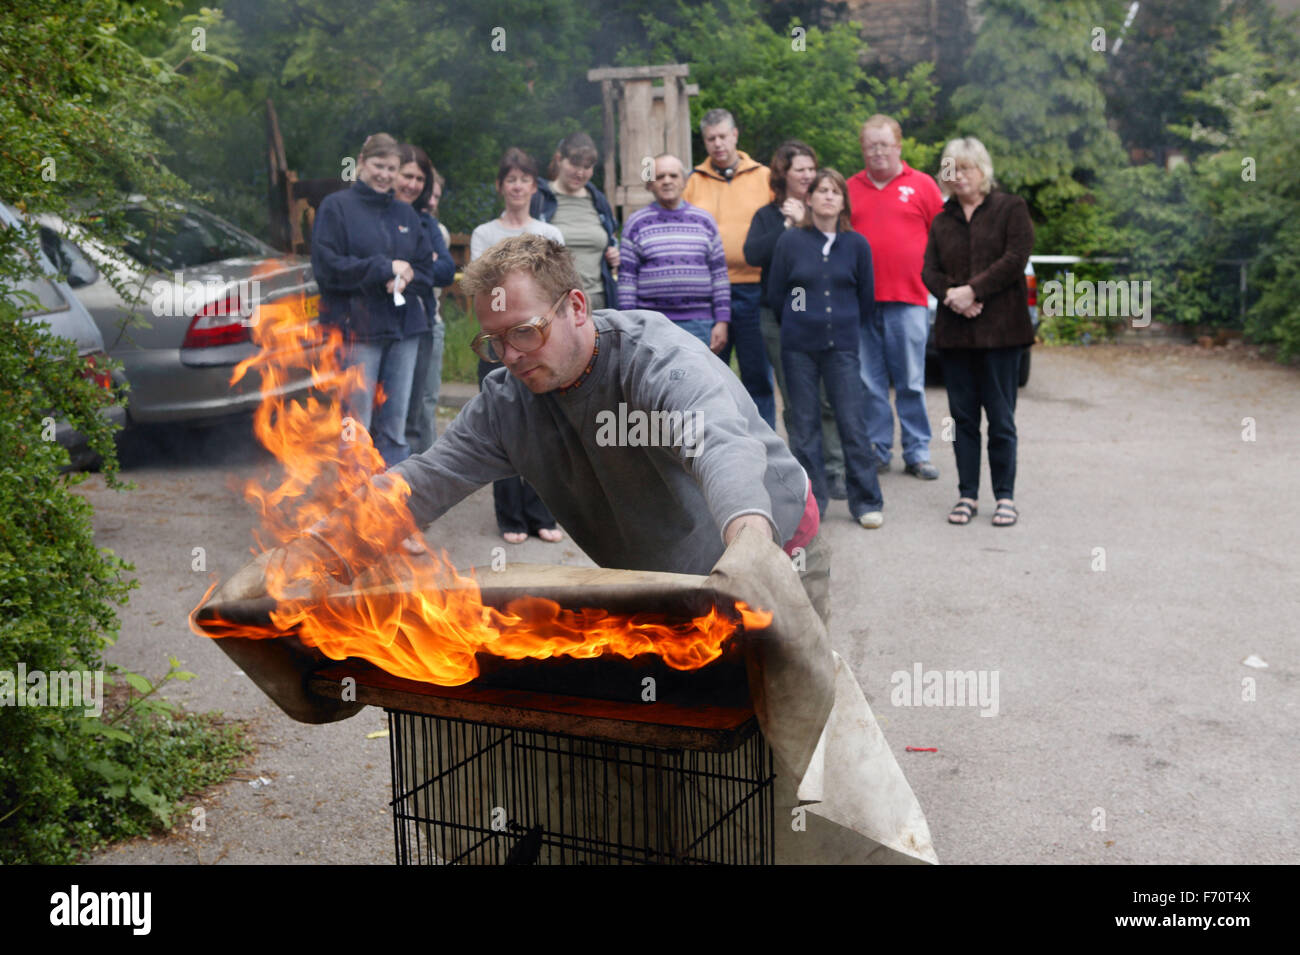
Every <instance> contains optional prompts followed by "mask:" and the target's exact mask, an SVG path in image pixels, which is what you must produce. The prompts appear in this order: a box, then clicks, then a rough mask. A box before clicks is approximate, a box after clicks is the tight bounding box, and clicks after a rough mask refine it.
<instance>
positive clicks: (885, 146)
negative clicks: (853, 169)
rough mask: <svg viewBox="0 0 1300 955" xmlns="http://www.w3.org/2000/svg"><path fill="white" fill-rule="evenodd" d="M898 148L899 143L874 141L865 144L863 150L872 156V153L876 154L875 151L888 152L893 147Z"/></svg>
mask: <svg viewBox="0 0 1300 955" xmlns="http://www.w3.org/2000/svg"><path fill="white" fill-rule="evenodd" d="M897 148H898V143H873V144H872V145H870V146H863V147H862V151H863V152H864V153H866V154H867V155H868V156H870V155H874V154H875V153H887V152H889V151H890V150H891V149H897Z"/></svg>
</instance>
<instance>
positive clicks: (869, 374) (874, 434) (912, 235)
mask: <svg viewBox="0 0 1300 955" xmlns="http://www.w3.org/2000/svg"><path fill="white" fill-rule="evenodd" d="M902 143H903V131H902V129H901V127H900V126H899V125H898V123H897V121H895V120H894V119H892V118H890V117H888V116H882V115H879V114H877V115H875V116H872V117H871V118H870V119H868V120H867V121H866V122H865V123H864V124H863V125H862V158H863V159H864V160H865V162H866V168H865V169H863V170H862V171H861V172H859V173H857V174H856V175H854V176H853V177H852V178H850V179H849V182H848V186H849V201H850V202H851V203H852V205H853V228H854V229H855V230H857V231H858V232H860V233H862V235H864V236H865V237H866V239H867V242H869V243H870V244H871V261H872V264H873V267H874V271H875V282H876V313H875V315H873V316H871V317H870V318H868V319H867V320H866V321H865V322H863V324H862V343H861V344H862V347H861V348H860V349H859V350H858V360H859V362H860V364H861V370H862V381H863V383H864V384H865V385H866V386H867V437H868V438H869V439H870V441H871V444H872V447H873V448H875V451H876V454H877V456H878V457H879V459H880V463H879V469H880V470H881V471H888V470H889V466H890V460H891V456H892V454H893V446H894V413H893V409H891V408H890V405H889V385H890V382H891V381H892V382H893V385H894V403H895V406H896V407H897V409H898V430H899V432H900V440H901V443H902V445H903V464H904V470H906V471H907V473H908V474H914V475H916V476H917V477H919V478H924V479H925V480H927V481H933V480H934V479H935V478H937V477H938V476H939V469H938V468H936V467H935V466H934V465H933V464H931V463H930V417H929V415H928V414H927V413H926V410H925V340H926V336H927V335H928V333H929V322H928V320H927V317H926V291H925V286H924V285H923V284H922V283H921V265H922V262H923V261H924V260H925V244H926V241H927V240H928V239H929V236H930V222H931V220H933V219H934V217H935V216H936V215H938V214H939V210H940V209H942V208H943V196H942V195H941V194H940V193H939V187H938V186H937V185H935V182H934V179H933V178H931V177H930V176H928V175H926V174H925V173H923V172H919V171H917V170H915V169H913V168H912V167H911V166H909V165H908V164H907V163H905V162H903V159H902V156H901V154H900V150H901V148H902Z"/></svg>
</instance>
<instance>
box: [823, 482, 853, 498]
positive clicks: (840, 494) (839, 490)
mask: <svg viewBox="0 0 1300 955" xmlns="http://www.w3.org/2000/svg"><path fill="white" fill-rule="evenodd" d="M826 493H827V494H829V495H830V496H831V500H832V501H847V500H848V499H849V489H848V488H847V487H845V486H844V478H842V477H833V478H831V479H830V482H829V486H828V487H827V489H826Z"/></svg>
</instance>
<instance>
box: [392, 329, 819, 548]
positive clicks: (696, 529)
mask: <svg viewBox="0 0 1300 955" xmlns="http://www.w3.org/2000/svg"><path fill="white" fill-rule="evenodd" d="M592 320H593V324H594V326H595V329H596V331H597V333H598V334H599V335H600V351H599V354H598V356H597V358H596V364H595V366H594V367H593V368H592V370H591V373H590V375H589V376H588V377H587V379H586V380H585V381H584V382H583V383H582V384H581V385H580V386H579V387H577V388H574V389H572V390H571V391H567V392H565V393H563V394H561V393H559V392H556V391H552V392H549V393H547V394H543V395H535V394H533V393H532V392H531V391H529V390H528V388H527V387H526V386H525V385H524V384H523V383H522V382H520V381H519V380H517V379H516V378H515V377H514V376H512V375H511V374H510V372H509V371H508V370H507V369H505V368H504V367H502V368H499V369H497V370H496V371H493V372H492V373H491V374H489V375H488V376H487V377H486V378H484V379H483V384H482V390H481V391H480V393H479V394H478V395H476V396H474V398H472V399H471V400H470V401H469V403H468V404H466V405H465V407H464V408H463V409H462V410H461V413H460V414H459V415H457V417H456V420H455V421H453V422H452V423H451V425H450V427H449V428H448V429H447V432H446V433H445V434H444V435H443V436H442V437H441V438H439V439H438V441H437V442H435V443H434V445H433V446H432V447H431V448H429V450H427V451H426V452H424V453H423V454H421V455H417V456H415V457H411V458H408V459H407V460H405V461H403V462H402V463H401V464H399V465H397V466H396V467H395V468H394V469H393V470H394V472H396V473H399V474H401V476H402V477H403V478H405V480H406V481H407V483H408V484H410V485H411V498H410V501H409V505H410V509H411V514H412V515H413V516H414V518H415V522H416V524H417V525H418V526H420V527H424V526H425V525H426V524H428V523H430V522H431V521H434V520H436V519H437V518H438V517H440V516H441V515H442V514H443V513H445V512H446V511H447V510H449V509H450V508H451V507H452V506H453V505H455V504H456V503H457V502H459V501H460V500H462V499H463V498H465V497H466V496H468V495H469V494H471V493H473V492H474V491H475V490H477V489H478V488H480V487H482V486H483V485H485V484H488V483H490V482H491V481H494V480H497V479H499V478H504V477H509V476H511V475H515V474H518V475H520V476H521V477H523V478H524V480H526V481H527V482H528V483H529V484H531V485H532V486H533V487H534V488H535V489H536V490H537V493H538V494H539V495H541V498H542V500H543V501H545V502H546V506H547V507H548V508H550V510H551V513H552V514H554V515H555V517H556V518H557V519H558V520H559V522H560V523H561V524H562V525H564V527H565V529H566V530H567V531H568V532H569V533H570V534H571V535H572V536H573V539H574V541H575V542H576V543H577V544H578V546H579V547H581V548H582V549H583V550H584V551H586V552H587V554H588V556H590V557H591V559H592V560H594V561H595V562H596V563H597V564H599V565H600V566H602V567H619V568H626V569H629V570H658V571H670V572H676V573H684V574H707V573H709V571H710V570H712V568H713V565H714V564H715V563H717V561H718V559H719V558H720V557H721V556H722V552H723V550H724V547H723V542H722V533H721V530H722V528H724V527H726V525H727V524H728V523H729V522H730V521H731V520H733V519H734V518H736V517H739V516H740V515H742V514H761V515H763V516H764V517H766V518H767V519H768V521H769V522H771V523H772V524H773V525H774V527H775V529H776V533H775V534H774V537H775V539H776V540H777V542H778V543H780V544H784V543H785V542H786V541H788V540H789V539H790V538H791V537H793V536H794V533H795V529H796V528H797V527H798V525H799V521H800V518H801V517H802V516H803V513H804V507H805V494H806V491H807V487H808V479H807V476H806V475H805V474H804V471H803V468H802V467H800V465H799V463H798V462H797V461H796V460H795V459H794V456H793V455H792V454H791V453H790V450H789V448H787V447H786V445H785V442H784V441H782V440H781V438H780V437H779V436H777V434H776V433H775V432H774V431H773V430H772V429H771V428H769V427H768V426H767V425H766V424H765V423H764V422H763V420H762V418H760V417H759V415H758V410H757V409H756V408H755V407H754V402H753V401H752V400H751V399H750V397H749V394H748V393H747V392H746V391H745V388H744V386H743V385H741V383H740V381H739V379H737V378H736V376H735V375H734V374H732V372H731V370H730V369H728V368H727V367H726V366H725V365H723V364H722V362H720V361H719V360H718V359H717V357H716V356H715V355H714V354H713V353H712V352H710V351H709V349H708V348H707V347H705V345H704V344H703V343H702V342H700V341H699V340H698V339H696V338H695V337H694V336H693V335H690V334H689V333H687V332H684V331H682V330H681V329H680V328H678V327H677V326H676V325H674V323H673V322H671V321H669V320H668V319H666V318H664V317H663V316H662V315H660V314H659V313H658V312H648V311H626V312H620V311H614V310H608V309H606V310H601V311H597V312H594V313H593V315H592Z"/></svg>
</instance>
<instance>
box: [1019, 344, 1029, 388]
mask: <svg viewBox="0 0 1300 955" xmlns="http://www.w3.org/2000/svg"><path fill="white" fill-rule="evenodd" d="M1027 384H1029V349H1028V348H1026V349H1025V350H1024V352H1023V354H1021V356H1020V387H1021V388H1023V387H1025V385H1027Z"/></svg>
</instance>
